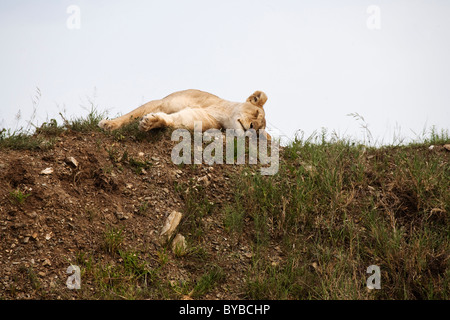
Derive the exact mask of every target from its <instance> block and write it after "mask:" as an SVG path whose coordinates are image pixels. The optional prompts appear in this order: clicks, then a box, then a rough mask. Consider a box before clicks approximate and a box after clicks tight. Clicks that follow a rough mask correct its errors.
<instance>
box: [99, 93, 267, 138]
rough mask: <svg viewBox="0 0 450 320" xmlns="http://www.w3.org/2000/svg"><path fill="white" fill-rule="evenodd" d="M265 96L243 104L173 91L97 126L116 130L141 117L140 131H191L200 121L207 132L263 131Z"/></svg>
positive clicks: (261, 95)
mask: <svg viewBox="0 0 450 320" xmlns="http://www.w3.org/2000/svg"><path fill="white" fill-rule="evenodd" d="M266 101H267V96H266V94H265V93H264V92H262V91H255V92H254V93H253V94H252V95H251V96H250V97H248V98H247V101H246V102H243V103H241V102H231V101H227V100H224V99H221V98H219V97H217V96H215V95H213V94H211V93H207V92H203V91H200V90H193V89H190V90H184V91H178V92H174V93H172V94H170V95H168V96H167V97H165V98H163V99H161V100H153V101H150V102H147V103H146V104H144V105H142V106H140V107H138V108H137V109H135V110H133V111H131V112H129V113H127V114H125V115H123V116H121V117H118V118H116V119H113V120H106V119H105V120H102V121H100V122H99V124H98V125H99V126H100V127H101V128H103V129H105V130H115V129H118V128H120V127H122V126H124V125H125V124H128V123H130V122H131V121H133V120H134V119H136V118H140V117H143V118H142V120H141V121H140V122H139V129H140V130H142V131H148V130H151V129H154V128H161V127H172V128H186V129H188V130H193V129H194V122H195V121H201V122H202V130H203V131H205V130H208V129H243V130H244V131H245V130H248V129H255V130H256V131H258V130H263V133H264V135H265V136H266V138H267V139H271V137H270V135H269V134H268V133H267V132H266V131H265V128H266V119H265V113H264V109H263V106H264V104H265V103H266Z"/></svg>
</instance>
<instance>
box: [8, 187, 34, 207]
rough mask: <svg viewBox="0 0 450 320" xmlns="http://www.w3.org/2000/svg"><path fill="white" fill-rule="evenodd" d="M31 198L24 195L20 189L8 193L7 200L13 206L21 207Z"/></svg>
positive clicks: (28, 194) (26, 194) (27, 194)
mask: <svg viewBox="0 0 450 320" xmlns="http://www.w3.org/2000/svg"><path fill="white" fill-rule="evenodd" d="M29 196H31V193H24V192H22V191H21V190H20V189H16V190H13V191H11V192H10V193H9V198H10V200H11V202H12V203H13V204H16V205H19V206H20V205H22V204H24V203H25V200H26V199H27V198H28V197H29Z"/></svg>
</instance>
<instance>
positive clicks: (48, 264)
mask: <svg viewBox="0 0 450 320" xmlns="http://www.w3.org/2000/svg"><path fill="white" fill-rule="evenodd" d="M51 265H52V263H51V262H50V260H48V259H45V260H44V262H43V263H42V266H43V267H45V266H51Z"/></svg>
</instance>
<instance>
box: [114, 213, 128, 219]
mask: <svg viewBox="0 0 450 320" xmlns="http://www.w3.org/2000/svg"><path fill="white" fill-rule="evenodd" d="M116 218H117V219H119V220H127V219H128V218H130V217H129V216H128V215H126V214H124V213H123V212H121V211H116Z"/></svg>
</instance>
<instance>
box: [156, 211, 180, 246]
mask: <svg viewBox="0 0 450 320" xmlns="http://www.w3.org/2000/svg"><path fill="white" fill-rule="evenodd" d="M182 217H183V214H182V213H181V212H178V211H172V213H171V214H170V215H169V217H167V219H166V222H165V224H164V226H163V228H162V230H161V235H160V241H161V242H162V243H164V244H165V243H167V242H168V241H169V240H170V238H172V235H173V234H174V233H175V230H176V228H177V227H178V224H179V223H180V221H181V218H182Z"/></svg>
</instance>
